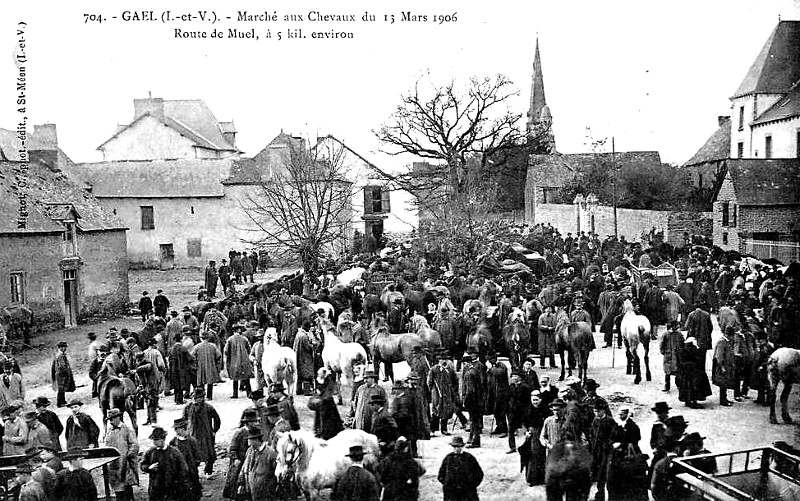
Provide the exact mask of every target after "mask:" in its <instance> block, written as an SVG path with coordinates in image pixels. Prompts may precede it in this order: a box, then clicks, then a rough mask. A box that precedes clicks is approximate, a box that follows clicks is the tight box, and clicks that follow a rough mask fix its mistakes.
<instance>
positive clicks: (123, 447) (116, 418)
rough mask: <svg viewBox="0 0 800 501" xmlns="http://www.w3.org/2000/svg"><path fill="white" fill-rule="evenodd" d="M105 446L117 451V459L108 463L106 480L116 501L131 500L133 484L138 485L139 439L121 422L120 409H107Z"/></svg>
mask: <svg viewBox="0 0 800 501" xmlns="http://www.w3.org/2000/svg"><path fill="white" fill-rule="evenodd" d="M105 445H106V447H114V448H115V449H117V450H118V451H119V455H120V457H119V459H117V460H115V461H113V462H111V463H109V465H108V480H109V483H110V484H111V488H113V489H114V495H115V496H116V498H117V500H118V501H133V486H134V485H139V440H138V439H137V438H136V434H135V433H134V432H133V430H132V429H131V428H130V427H129V426H128V425H126V424H125V423H123V422H122V411H120V410H119V409H111V410H109V411H108V427H107V429H106V438H105Z"/></svg>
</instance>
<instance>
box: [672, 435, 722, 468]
mask: <svg viewBox="0 0 800 501" xmlns="http://www.w3.org/2000/svg"><path fill="white" fill-rule="evenodd" d="M705 439H706V437H704V436H702V435H700V434H699V433H697V432H696V431H695V432H692V433H689V434H688V435H686V436H685V437H683V440H681V445H682V446H683V449H684V451H683V455H684V456H697V455H700V454H711V451H709V450H708V449H706V448H705V447H704V446H703V440H705ZM692 466H694V467H695V468H697V469H698V470H700V471H702V472H704V473H707V474H709V475H714V474H716V473H717V460H716V459H714V458H713V457H705V458H697V459H695V460H693V461H692Z"/></svg>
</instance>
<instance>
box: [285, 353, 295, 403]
mask: <svg viewBox="0 0 800 501" xmlns="http://www.w3.org/2000/svg"><path fill="white" fill-rule="evenodd" d="M296 364H297V361H296V357H290V356H287V357H286V372H285V374H284V379H285V380H286V391H288V392H290V393H289V395H294V394H295V390H296V388H295V385H296V384H297V378H296V377H295V374H296V373H297V368H296V367H295V365H296Z"/></svg>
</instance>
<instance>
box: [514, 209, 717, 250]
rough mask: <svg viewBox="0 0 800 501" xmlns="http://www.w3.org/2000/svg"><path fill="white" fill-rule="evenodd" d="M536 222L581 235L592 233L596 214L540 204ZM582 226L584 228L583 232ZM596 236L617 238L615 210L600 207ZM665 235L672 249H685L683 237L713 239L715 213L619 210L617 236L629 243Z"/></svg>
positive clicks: (595, 224) (536, 213)
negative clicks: (645, 236)
mask: <svg viewBox="0 0 800 501" xmlns="http://www.w3.org/2000/svg"><path fill="white" fill-rule="evenodd" d="M535 217H536V218H535V220H533V221H530V220H528V222H529V223H532V224H538V223H544V224H547V223H550V224H552V225H553V226H554V227H556V228H558V230H559V231H560V232H561V233H562V234H564V235H566V234H567V233H568V232H569V233H573V234H575V233H576V232H578V231H590V230H591V228H592V214H590V213H589V211H588V210H582V211H581V213H580V223H579V214H578V210H577V208H576V206H575V205H573V204H539V205H537V206H536V211H535ZM579 225H580V228H579ZM594 228H595V232H596V233H597V234H599V235H600V237H601V238H605V237H606V236H608V235H613V234H614V208H613V207H608V206H599V207H597V208H596V210H595V212H594ZM652 228H655V230H656V233H658V232H663V234H664V236H665V241H666V242H667V243H670V244H672V245H678V246H680V245H683V233H684V231H688V232H689V234H691V235H705V236H710V235H711V228H712V222H711V213H708V212H701V213H696V212H671V211H652V210H641V209H620V208H618V209H617V233H618V235H620V236H624V237H625V239H626V240H640V239H641V236H642V232H644V233H649V232H650V230H651V229H652Z"/></svg>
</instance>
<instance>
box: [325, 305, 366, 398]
mask: <svg viewBox="0 0 800 501" xmlns="http://www.w3.org/2000/svg"><path fill="white" fill-rule="evenodd" d="M320 325H321V327H322V329H323V331H324V332H325V345H324V346H323V348H322V363H323V364H324V365H325V367H327V368H328V370H330V371H332V372H333V373H334V374H337V375H338V376H339V377H340V380H339V385H340V387H341V385H342V384H344V385H345V386H346V387H348V388H351V389H352V388H353V380H354V379H355V376H354V374H353V365H355V364H358V363H360V364H366V363H367V352H366V351H364V347H363V346H361V345H360V344H358V343H343V342H342V340H341V339H339V338H338V337H337V336H336V328H335V327H334V326H333V324H331V323H330V322H327V321H322V322H320ZM351 393H352V391H351ZM341 398H342V395H341V389H340V392H339V400H341ZM352 399H353V395H350V399H349V400H350V401H352Z"/></svg>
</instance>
